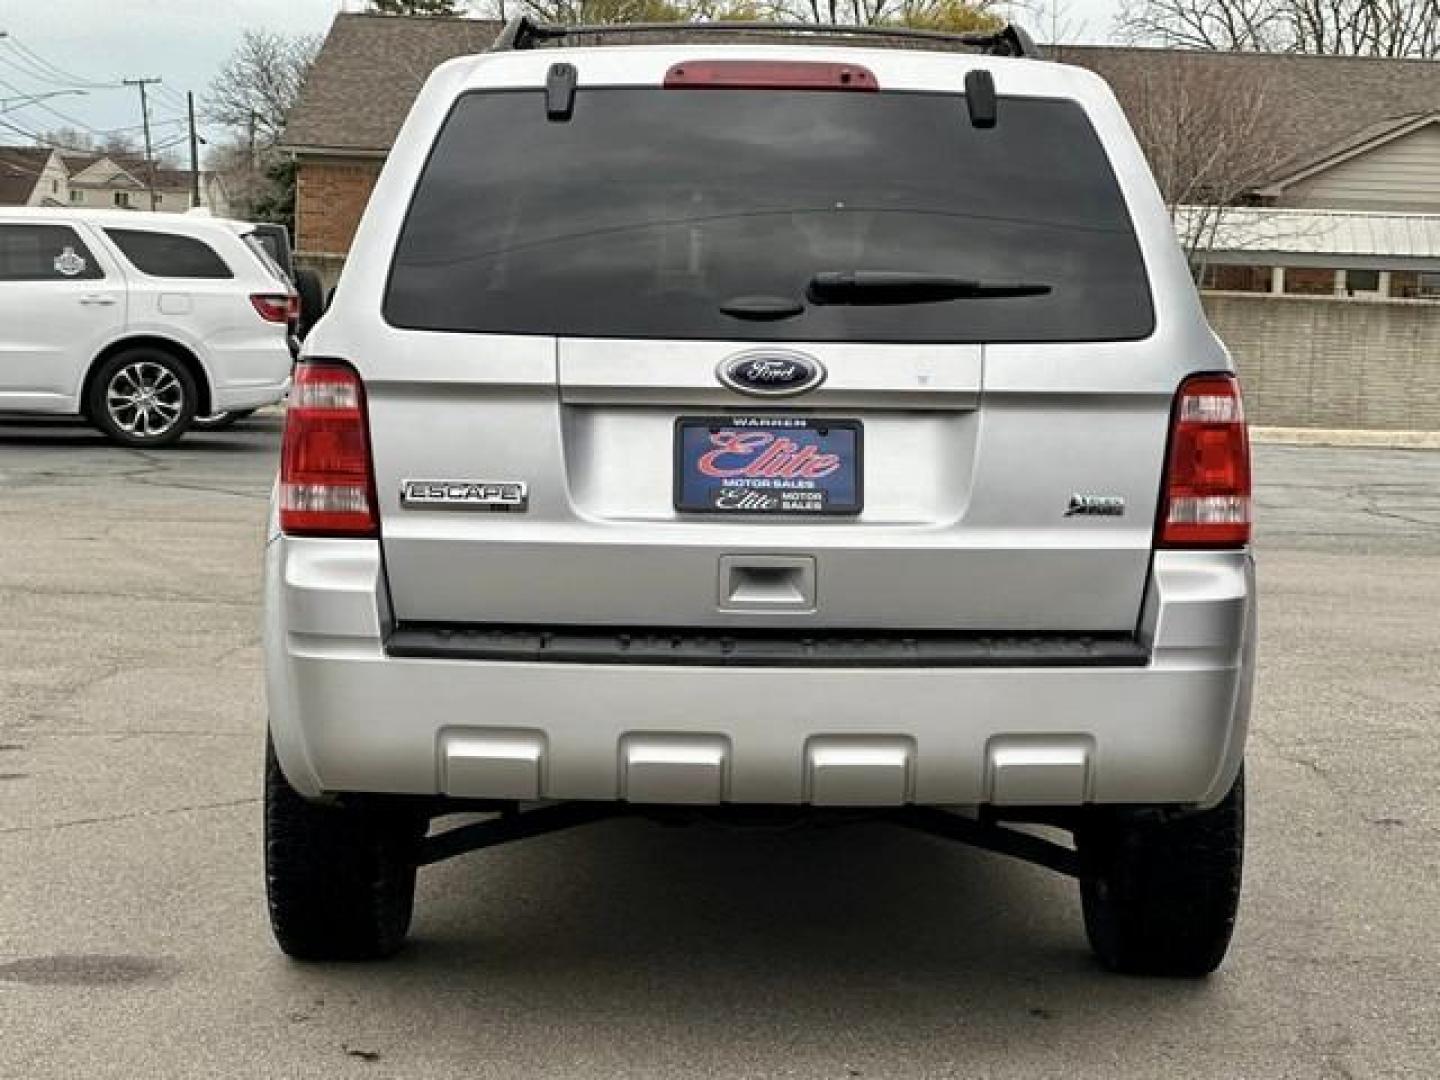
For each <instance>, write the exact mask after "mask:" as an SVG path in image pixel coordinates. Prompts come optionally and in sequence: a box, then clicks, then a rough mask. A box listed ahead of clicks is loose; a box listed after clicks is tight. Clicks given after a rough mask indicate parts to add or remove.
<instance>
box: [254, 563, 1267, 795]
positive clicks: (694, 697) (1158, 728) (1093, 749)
mask: <svg viewBox="0 0 1440 1080" xmlns="http://www.w3.org/2000/svg"><path fill="white" fill-rule="evenodd" d="M265 602H266V618H265V658H266V669H267V670H266V676H267V692H268V695H269V705H270V724H271V730H272V733H273V735H274V739H275V744H276V750H277V753H278V755H279V758H280V763H281V766H282V768H283V769H284V771H285V773H286V775H287V777H288V778H289V779H290V781H291V783H292V784H294V786H295V787H296V788H297V789H298V790H300V791H302V792H304V793H306V794H309V795H320V794H322V793H325V792H334V791H363V792H391V793H411V794H448V795H453V796H459V797H472V798H500V799H520V800H531V799H597V800H614V799H628V800H630V801H632V802H640V803H718V802H739V803H813V804H816V805H851V806H855V805H897V804H903V803H909V802H914V803H922V804H931V805H960V806H973V805H979V804H990V805H995V806H1007V805H1008V806H1044V805H1058V806H1067V805H1079V804H1083V803H1087V802H1103V803H1188V804H1208V803H1211V802H1214V801H1217V800H1218V799H1219V798H1220V797H1221V796H1222V795H1223V794H1224V792H1225V791H1226V790H1227V789H1228V788H1229V786H1230V784H1231V782H1232V781H1233V779H1234V776H1235V773H1236V771H1237V770H1238V768H1239V764H1240V758H1241V754H1242V750H1243V743H1244V739H1245V733H1246V726H1247V722H1248V716H1249V709H1250V684H1251V679H1252V674H1253V656H1254V654H1253V647H1254V622H1255V611H1254V572H1253V567H1252V564H1251V560H1250V557H1249V555H1248V554H1247V553H1242V552H1165V553H1161V554H1160V555H1158V556H1157V558H1156V565H1155V572H1154V574H1153V576H1152V579H1151V582H1150V585H1149V589H1148V593H1147V597H1146V601H1145V609H1144V613H1143V616H1142V620H1141V627H1140V634H1139V638H1140V641H1141V642H1142V643H1143V644H1144V645H1145V646H1146V647H1147V649H1148V653H1149V660H1148V662H1147V663H1144V664H1142V665H1137V666H1054V667H1046V666H1016V667H1006V666H953V667H928V666H905V667H865V666H847V667H833V668H832V667H823V666H822V667H815V666H811V667H781V666H754V667H732V666H718V665H717V666H709V665H662V664H654V665H651V664H643V663H641V664H596V663H578V662H555V661H544V662H524V661H511V660H472V659H437V658H416V657H399V656H392V655H388V654H387V653H386V651H385V648H384V635H385V633H386V632H387V630H388V614H387V606H386V602H385V598H384V585H383V577H382V571H381V566H380V555H379V546H378V544H377V543H376V542H374V541H357V540H319V539H296V538H289V537H276V538H274V539H272V540H271V542H270V544H269V546H268V548H267V553H266V597H265Z"/></svg>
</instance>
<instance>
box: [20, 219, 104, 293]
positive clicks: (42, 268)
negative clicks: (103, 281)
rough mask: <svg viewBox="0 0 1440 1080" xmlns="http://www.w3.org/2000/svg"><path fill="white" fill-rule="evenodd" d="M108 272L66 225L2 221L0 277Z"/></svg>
mask: <svg viewBox="0 0 1440 1080" xmlns="http://www.w3.org/2000/svg"><path fill="white" fill-rule="evenodd" d="M104 276H105V272H104V271H103V270H102V269H101V268H100V264H99V263H97V262H96V261H95V256H94V255H92V254H90V249H89V248H87V247H86V246H85V244H84V243H83V242H82V241H81V239H80V237H79V236H78V235H77V234H76V232H75V230H74V229H72V228H69V227H68V226H65V225H0V281H93V280H95V279H97V278H103V277H104Z"/></svg>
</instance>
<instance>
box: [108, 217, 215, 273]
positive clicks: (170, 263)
mask: <svg viewBox="0 0 1440 1080" xmlns="http://www.w3.org/2000/svg"><path fill="white" fill-rule="evenodd" d="M105 235H106V236H108V237H109V238H110V240H111V242H112V243H114V245H115V246H116V247H118V248H119V249H120V253H121V254H122V255H124V256H125V258H126V259H127V260H129V262H130V264H131V265H132V266H134V267H135V269H136V270H139V271H140V272H141V273H142V274H148V275H149V276H150V277H163V278H233V277H234V276H235V275H234V274H233V273H232V272H231V270H230V267H228V266H227V265H225V260H224V259H222V258H220V256H219V255H217V254H216V253H215V250H214V249H213V248H212V247H211V246H210V245H209V244H207V243H205V241H203V240H198V239H196V238H195V237H193V236H179V235H177V234H176V233H166V232H151V231H150V230H148V229H106V230H105Z"/></svg>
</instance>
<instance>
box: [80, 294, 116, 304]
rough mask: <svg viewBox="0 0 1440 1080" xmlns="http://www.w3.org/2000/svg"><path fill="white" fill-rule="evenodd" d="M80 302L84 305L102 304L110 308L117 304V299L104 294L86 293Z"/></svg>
mask: <svg viewBox="0 0 1440 1080" xmlns="http://www.w3.org/2000/svg"><path fill="white" fill-rule="evenodd" d="M80 302H81V303H82V304H101V305H104V306H105V307H109V306H110V305H112V304H114V303H115V297H113V296H106V295H105V294H104V293H86V294H85V295H84V296H82V297H80Z"/></svg>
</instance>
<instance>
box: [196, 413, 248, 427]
mask: <svg viewBox="0 0 1440 1080" xmlns="http://www.w3.org/2000/svg"><path fill="white" fill-rule="evenodd" d="M254 415H255V410H254V409H236V410H234V411H233V412H217V413H211V414H210V415H209V416H197V417H195V419H194V420H193V421H191V423H190V428H191V430H192V431H224V430H225V429H226V428H232V427H234V426H235V425H236V424H238V423H239V422H240V421H241V420H244V419H245V418H246V417H248V416H254Z"/></svg>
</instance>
